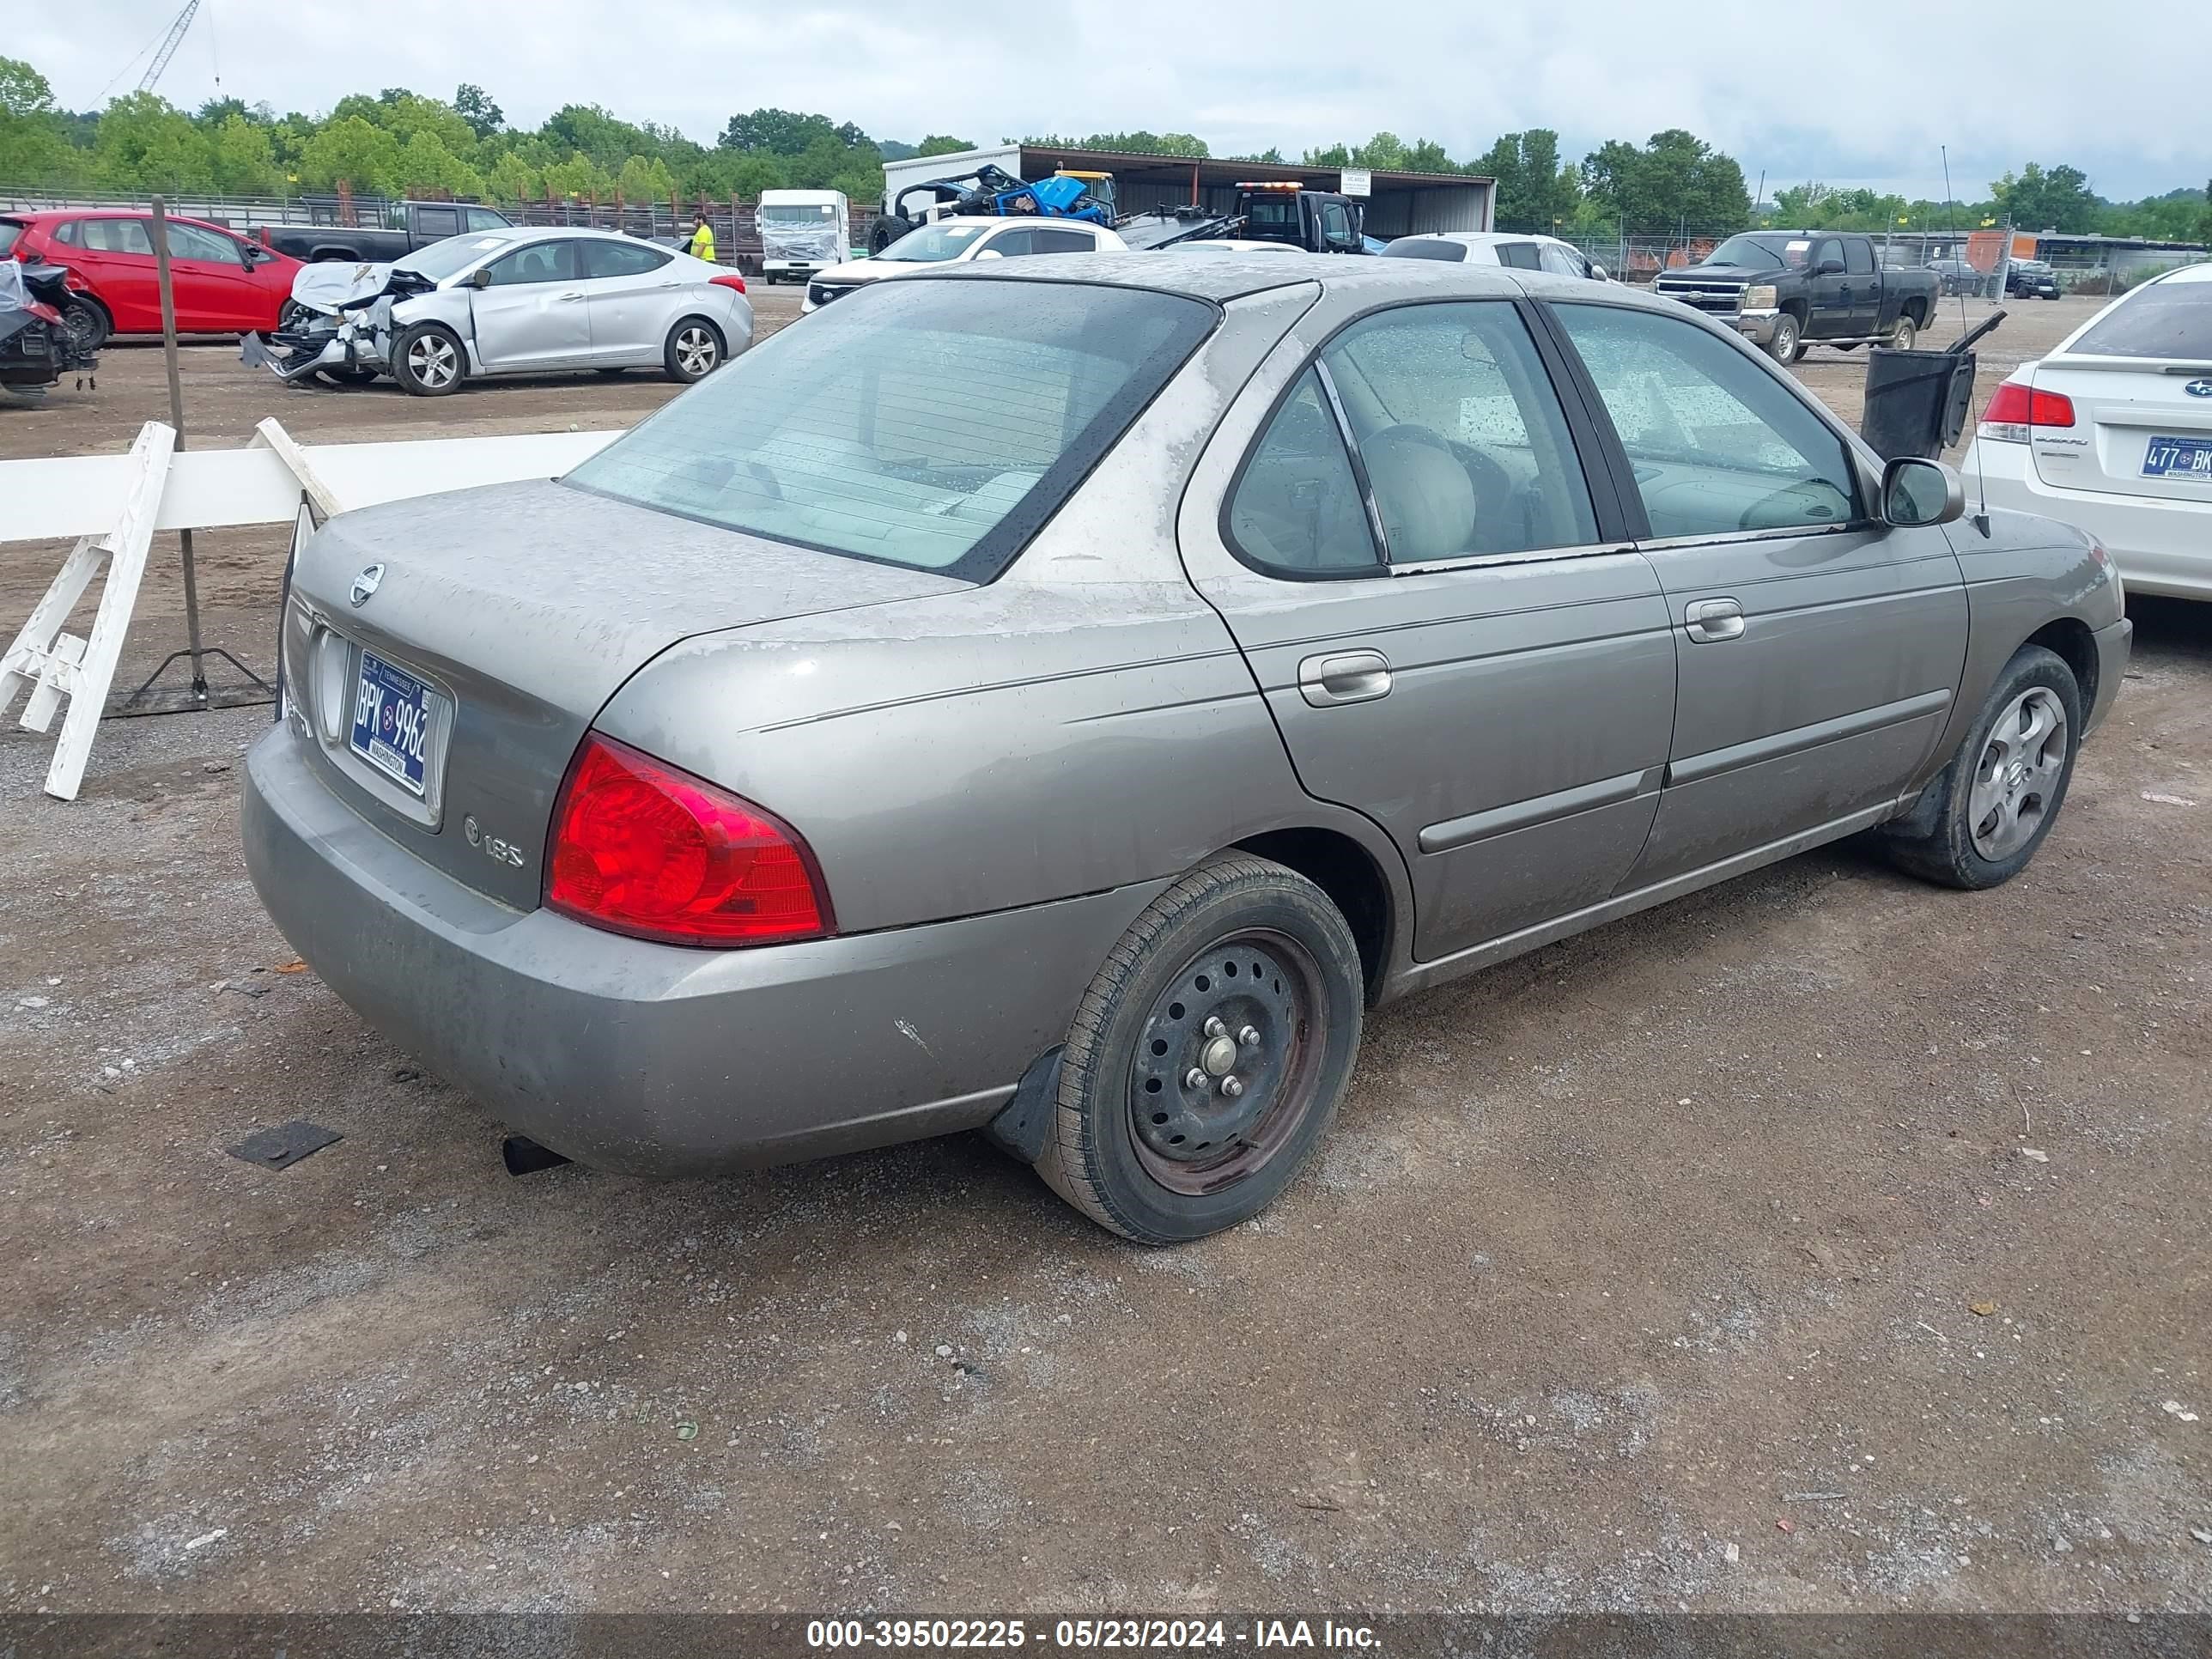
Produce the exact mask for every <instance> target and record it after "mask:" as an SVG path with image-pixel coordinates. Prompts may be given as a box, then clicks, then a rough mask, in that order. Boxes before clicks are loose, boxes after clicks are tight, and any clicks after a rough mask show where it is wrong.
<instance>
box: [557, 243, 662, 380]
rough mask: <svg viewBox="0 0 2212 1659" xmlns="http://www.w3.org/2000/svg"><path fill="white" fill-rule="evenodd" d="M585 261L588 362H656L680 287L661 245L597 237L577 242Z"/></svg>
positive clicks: (616, 365)
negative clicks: (589, 326)
mask: <svg viewBox="0 0 2212 1659" xmlns="http://www.w3.org/2000/svg"><path fill="white" fill-rule="evenodd" d="M576 246H577V248H578V250H579V252H580V254H581V256H582V258H583V261H584V293H585V295H586V300H585V305H586V310H587V311H588V312H589V313H590V315H591V319H592V362H594V363H596V364H599V365H600V366H601V367H603V368H605V367H614V368H619V367H620V366H622V365H623V364H625V363H657V362H659V361H660V359H661V355H662V352H663V351H664V349H665V347H666V345H667V341H666V339H665V335H666V333H667V331H668V325H669V324H671V323H673V322H674V321H675V320H676V319H675V318H674V316H672V315H671V309H672V302H673V301H675V299H676V298H677V294H676V290H677V289H679V288H681V287H682V286H683V284H682V283H680V282H679V281H678V279H677V277H676V276H675V275H674V273H673V272H671V270H669V269H668V267H669V265H670V264H671V263H672V256H671V254H670V253H669V252H668V251H667V250H666V249H665V248H658V247H654V246H652V245H651V244H649V243H646V242H627V241H624V242H617V241H610V240H600V239H599V237H596V236H592V237H586V238H583V239H581V240H579V241H578V243H577V244H576Z"/></svg>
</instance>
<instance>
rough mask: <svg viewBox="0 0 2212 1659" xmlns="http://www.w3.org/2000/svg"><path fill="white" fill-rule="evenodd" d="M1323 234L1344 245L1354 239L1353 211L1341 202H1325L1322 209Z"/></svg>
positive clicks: (1331, 240) (1337, 243) (1332, 241)
mask: <svg viewBox="0 0 2212 1659" xmlns="http://www.w3.org/2000/svg"><path fill="white" fill-rule="evenodd" d="M1321 234H1322V236H1323V237H1325V238H1326V239H1327V240H1328V241H1330V242H1331V243H1334V244H1336V245H1338V246H1342V245H1343V244H1345V243H1347V242H1349V241H1351V240H1352V213H1351V210H1349V209H1348V208H1346V206H1345V205H1344V204H1343V203H1341V202H1324V203H1322V210H1321Z"/></svg>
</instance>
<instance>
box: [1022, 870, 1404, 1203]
mask: <svg viewBox="0 0 2212 1659" xmlns="http://www.w3.org/2000/svg"><path fill="white" fill-rule="evenodd" d="M1363 1003H1364V991H1363V981H1362V975H1361V969H1360V961H1359V951H1358V945H1357V943H1356V942H1355V941H1354V940H1353V939H1352V931H1351V929H1350V927H1348V926H1347V925H1346V922H1345V920H1344V918H1343V916H1342V915H1340V914H1339V912H1338V911H1337V909H1336V908H1335V906H1334V905H1333V904H1331V903H1330V902H1329V901H1328V896H1326V895H1325V894H1323V893H1322V891H1321V890H1320V889H1319V888H1317V887H1316V886H1315V885H1314V884H1312V883H1311V882H1310V881H1308V880H1307V879H1306V878H1304V877H1303V876H1300V875H1298V874H1297V872H1294V871H1291V870H1288V869H1285V867H1284V866H1281V865H1278V864H1273V863H1271V862H1269V861H1267V860H1264V859H1256V858H1249V857H1243V856H1237V857H1231V858H1225V859H1222V860H1217V861H1216V862H1213V863H1211V864H1207V865H1204V866H1200V868H1198V869H1196V870H1194V871H1193V872H1190V873H1189V874H1188V875H1187V876H1185V877H1183V878H1182V879H1181V880H1180V881H1178V882H1176V884H1174V885H1173V886H1172V887H1170V888H1169V889H1168V890H1167V891H1166V892H1164V893H1163V894H1161V895H1160V896H1159V897H1158V898H1157V899H1155V900H1154V901H1153V902H1152V904H1151V905H1149V906H1148V907H1147V908H1146V910H1145V912H1144V914H1143V915H1140V916H1139V918H1138V919H1137V921H1135V923H1133V925H1132V926H1131V927H1130V929H1129V931H1128V933H1126V934H1124V935H1123V937H1122V939H1121V942H1120V943H1119V944H1117V945H1115V948H1114V951H1113V952H1112V954H1111V955H1110V956H1109V957H1108V959H1107V962H1106V964H1105V966H1104V967H1103V968H1102V969H1099V972H1098V975H1097V978H1096V979H1094V980H1093V981H1091V988H1090V989H1089V991H1087V992H1086V993H1085V996H1084V999H1083V1002H1082V1005H1081V1006H1080V1007H1079V1010H1078V1011H1077V1013H1076V1018H1075V1022H1074V1024H1073V1027H1072V1028H1071V1029H1070V1030H1069V1033H1068V1039H1067V1045H1066V1049H1065V1050H1064V1052H1063V1054H1062V1058H1061V1065H1060V1093H1059V1098H1058V1102H1057V1104H1056V1109H1055V1111H1054V1131H1053V1133H1052V1135H1051V1137H1050V1138H1049V1139H1048V1142H1047V1144H1046V1146H1045V1150H1044V1153H1043V1156H1042V1158H1040V1159H1039V1160H1038V1163H1037V1170H1038V1173H1039V1174H1041V1175H1042V1176H1043V1177H1044V1178H1045V1180H1046V1181H1047V1182H1048V1183H1049V1184H1050V1185H1051V1186H1052V1188H1054V1191H1056V1192H1058V1193H1059V1194H1060V1196H1061V1197H1063V1198H1065V1199H1066V1200H1068V1202H1070V1203H1071V1204H1073V1205H1074V1206H1076V1208H1078V1209H1079V1210H1081V1211H1082V1212H1084V1213H1085V1215H1088V1216H1089V1217H1091V1219H1093V1220H1094V1221H1097V1222H1098V1223H1099V1224H1100V1225H1103V1226H1106V1227H1109V1228H1111V1229H1112V1230H1113V1231H1115V1232H1117V1233H1120V1234H1121V1235H1122V1236H1123V1237H1127V1238H1132V1239H1135V1240H1137V1241H1139V1243H1151V1244H1165V1243H1176V1242H1179V1241H1182V1240H1186V1239H1193V1238H1201V1237H1205V1236H1206V1234H1208V1233H1212V1232H1218V1231H1220V1230H1221V1229H1223V1228H1225V1227H1233V1226H1235V1225H1237V1223H1238V1222H1240V1221H1243V1220H1247V1219H1249V1218H1250V1217H1251V1216H1253V1215H1255V1214H1256V1213H1257V1212H1259V1211H1260V1210H1261V1208H1263V1207H1264V1206H1266V1205H1267V1203H1268V1202H1270V1201H1271V1200H1273V1198H1274V1197H1275V1196H1276V1195H1277V1194H1279V1193H1280V1192H1281V1191H1282V1190H1283V1188H1285V1186H1287V1185H1288V1184H1289V1183H1290V1182H1291V1179H1292V1177H1293V1176H1296V1175H1297V1171H1298V1169H1299V1167H1300V1165H1302V1164H1304V1161H1305V1159H1306V1158H1307V1157H1308V1156H1309V1154H1310V1153H1311V1152H1312V1150H1313V1148H1314V1146H1315V1145H1316V1143H1317V1142H1318V1141H1319V1139H1321V1136H1322V1133H1323V1132H1324V1131H1325V1130H1326V1129H1327V1127H1328V1123H1329V1121H1330V1119H1331V1118H1332V1117H1333V1116H1334V1113H1335V1110H1336V1105H1337V1102H1338V1100H1339V1099H1340V1097H1341V1096H1342V1095H1343V1092H1344V1089H1345V1085H1346V1083H1347V1082H1348V1081H1349V1079H1350V1078H1351V1075H1352V1061H1353V1060H1354V1058H1355V1057H1356V1056H1357V1054H1358V1046H1359V1027H1360V1018H1361V1011H1362V1006H1363Z"/></svg>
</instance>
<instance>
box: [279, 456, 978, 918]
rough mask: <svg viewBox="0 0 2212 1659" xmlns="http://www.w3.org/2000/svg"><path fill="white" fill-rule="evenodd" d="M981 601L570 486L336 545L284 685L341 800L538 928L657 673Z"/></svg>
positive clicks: (296, 583)
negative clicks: (676, 661)
mask: <svg viewBox="0 0 2212 1659" xmlns="http://www.w3.org/2000/svg"><path fill="white" fill-rule="evenodd" d="M965 586H969V584H968V583H965V582H962V581H958V580H954V579H952V578H950V577H945V576H941V575H938V574H934V573H933V572H930V571H925V570H915V569H909V568H902V567H898V566H893V565H887V564H876V563H872V562H867V561H865V560H861V559H856V558H850V557H846V556H840V555H837V554H833V553H823V552H817V551H815V550H811V549H808V548H803V547H797V546H793V545H791V544H787V543H781V542H775V541H769V540H766V539H763V538H758V537H754V536H749V535H745V534H743V533H741V532H735V531H731V530H726V529H723V528H721V527H720V526H712V525H705V524H700V523H697V522H695V521H693V520H687V519H682V518H678V517H675V516H673V515H671V514H668V513H659V512H654V511H653V510H651V509H648V508H646V507H636V506H633V505H630V504H629V503H627V502H622V501H613V500H611V499H609V498H607V497H605V496H601V495H593V494H591V493H589V492H587V491H585V490H582V489H574V488H571V487H568V486H566V485H562V484H559V483H550V482H546V481H532V482H529V483H513V484H497V485H492V486H489V487H487V488H484V489H471V490H464V491H459V492H456V493H454V494H451V495H437V496H427V497H422V498H419V499H416V500H413V501H400V502H394V503H392V504H391V505H389V506H386V507H370V508H367V509H365V510H363V511H361V512H357V513H347V514H345V515H343V517H341V518H338V519H336V520H332V521H331V523H329V524H328V525H326V526H324V528H323V529H322V530H321V531H320V532H318V533H317V534H315V535H314V536H313V538H311V539H310V540H309V541H308V542H307V544H306V546H305V548H304V549H303V550H302V552H301V556H300V559H299V562H298V566H297V568H296V569H295V572H294V574H293V578H292V603H291V605H289V606H288V608H287V616H286V620H285V637H284V653H285V673H286V677H287V682H288V690H289V696H290V697H291V700H292V702H293V704H294V707H295V713H296V714H297V715H298V716H299V717H300V718H301V720H302V721H303V723H304V724H305V726H306V727H307V731H308V732H309V733H310V734H311V736H312V737H313V748H314V750H315V754H316V763H317V765H318V767H319V769H320V771H321V772H322V774H323V775H324V777H325V781H328V782H329V783H330V785H331V787H332V788H333V789H334V790H335V791H336V792H337V793H339V794H340V795H341V797H342V798H343V799H346V800H348V801H349V803H350V804H351V805H353V806H354V808H355V810H356V811H360V812H361V813H362V816H363V817H367V818H368V819H369V820H370V821H371V822H373V823H377V824H378V825H380V827H381V828H383V829H386V832H387V833H388V834H390V835H391V836H392V837H393V839H395V840H396V841H398V842H401V843H402V844H404V845H405V846H407V847H409V848H410V849H411V850H413V851H414V852H415V853H416V855H417V856H419V857H420V858H421V859H422V860H423V861H424V862H425V863H427V864H428V865H430V866H434V867H435V868H437V869H440V870H442V871H444V872H446V873H447V874H448V875H450V876H453V877H454V878H457V879H459V880H460V881H462V882H464V883H465V884H467V885H468V886H470V887H472V888H474V889H476V890H478V891H480V892H483V893H485V894H487V895H489V896H491V897H494V898H496V899H499V900H501V902H506V903H508V904H511V905H513V906H514V907H516V908H525V909H526V908H532V907H534V906H535V905H536V904H537V902H538V894H539V890H540V884H541V879H542V870H543V860H544V851H545V848H544V840H545V836H546V833H547V829H548V827H549V825H550V821H551V816H552V809H553V800H554V796H555V794H556V793H557V791H558V789H559V787H560V783H561V780H562V776H563V775H564V774H565V773H566V771H567V769H568V763H569V762H570V760H571V758H572V757H574V754H575V751H576V747H577V744H579V742H580V741H581V739H582V737H583V734H584V732H585V730H586V727H587V726H589V725H590V724H591V721H592V718H593V716H595V715H596V714H598V713H599V710H600V709H601V708H603V707H605V704H606V702H607V700H608V698H609V697H611V696H613V694H614V693H615V691H616V690H617V688H619V687H620V686H621V685H622V684H623V681H625V680H626V679H628V678H629V677H630V676H631V675H632V674H634V673H635V672H636V671H638V670H639V669H640V668H641V667H643V666H644V665H645V664H647V662H649V661H651V660H652V659H653V658H654V657H655V656H658V655H659V653H661V652H662V651H664V650H665V649H667V647H670V646H671V645H673V644H675V643H676V642H677V641H679V640H683V639H686V638H690V637H691V636H693V635H701V634H708V633H715V632H720V631H723V630H726V629H738V628H744V627H748V626H751V625H754V624H757V623H769V622H775V621H781V620H784V619H787V618H789V617H803V616H809V615H814V614H817V613H820V612H823V611H840V610H847V609H851V608H853V607H855V606H860V605H883V604H889V603H893V602H896V601H897V600H901V599H915V598H921V597H924V596H927V595H933V594H939V593H944V592H953V591H957V590H958V589H960V588H963V587H965ZM369 659H375V660H374V661H371V660H369ZM379 664H381V665H383V666H379ZM701 715H702V718H714V717H715V713H714V711H709V710H702V711H701ZM356 717H359V719H360V720H361V721H362V731H361V735H362V747H365V748H367V749H368V750H369V751H370V753H369V754H368V755H367V756H364V755H363V754H362V753H360V752H358V751H357V750H356V742H355V739H356ZM725 717H726V718H731V719H742V718H743V715H742V712H741V711H728V712H727V714H726V716H725Z"/></svg>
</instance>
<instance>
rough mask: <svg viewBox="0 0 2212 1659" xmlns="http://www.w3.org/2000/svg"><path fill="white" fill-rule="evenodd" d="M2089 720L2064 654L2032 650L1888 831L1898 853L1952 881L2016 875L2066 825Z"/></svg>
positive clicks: (1917, 870) (1985, 883)
mask: <svg viewBox="0 0 2212 1659" xmlns="http://www.w3.org/2000/svg"><path fill="white" fill-rule="evenodd" d="M2081 722H2082V703H2081V684H2080V683H2079V682H2078V681H2077V680H2076V679H2075V677H2074V671H2073V670H2072V669H2071V668H2069V666H2067V664H2066V661H2065V659H2063V658H2062V657H2060V656H2059V655H2058V654H2057V653H2056V652H2053V651H2049V650H2045V648H2044V647H2041V646H2033V645H2032V646H2025V647H2022V648H2021V650H2020V651H2019V652H2018V653H2015V656H2014V657H2013V659H2012V660H2011V661H2010V662H2009V663H2008V664H2006V665H2005V670H2004V672H2003V673H2002V674H2000V675H1999V676H1998V677H1997V683H1996V685H1995V686H1994V687H1993V688H1991V690H1990V695H1989V698H1988V700H1987V701H1986V702H1984V705H1983V710H1982V717H1981V718H1980V719H1979V720H1977V721H1975V723H1974V726H1973V729H1972V731H1971V732H1968V733H1967V734H1966V741H1965V742H1964V743H1962V744H1960V747H1959V750H1958V753H1957V754H1956V755H1955V756H1954V757H1953V758H1952V761H1951V763H1950V764H1949V765H1948V766H1947V767H1945V768H1944V769H1943V770H1942V772H1941V773H1939V774H1937V775H1936V780H1935V781H1933V782H1932V783H1930V784H1929V786H1928V787H1927V789H1926V790H1925V791H1923V793H1922V795H1921V799H1920V800H1919V802H1918V803H1917V805H1915V807H1914V808H1913V810H1912V811H1911V813H1910V814H1909V815H1908V816H1907V817H1905V818H1904V819H1903V820H1901V821H1900V822H1899V823H1894V824H1892V825H1890V826H1888V827H1887V829H1886V830H1885V831H1884V839H1885V841H1886V842H1887V846H1888V849H1889V853H1890V856H1891V857H1892V858H1893V860H1895V861H1896V862H1897V863H1898V864H1899V866H1902V867H1903V868H1905V869H1906V870H1909V871H1911V872H1912V873H1913V874H1915V875H1917V876H1922V877H1924V878H1927V879H1928V880H1930V881H1936V882H1941V883H1942V884H1944V885H1945V886H1947V887H1966V888H1982V887H1995V886H1996V885H1997V884H1999V883H2000V882H2004V881H2009V880H2011V879H2012V878H2013V877H2015V876H2016V875H2018V874H2019V873H2020V872H2021V870H2023V869H2025V868H2026V867H2027V861H2028V860H2030V859H2031V858H2033V856H2034V855H2035V849H2036V848H2038V847H2039V846H2041V845H2042V844H2043V839H2044V837H2045V836H2047V835H2049V834H2050V833H2051V825H2052V824H2053V823H2056V822H2057V817H2058V810H2059V808H2060V806H2061V805H2063V803H2064V801H2065V799H2066V787H2067V784H2068V783H2069V781H2071V779H2072V777H2073V774H2074V757H2075V751H2076V750H2077V748H2078V746H2079V744H2080V743H2081Z"/></svg>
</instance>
